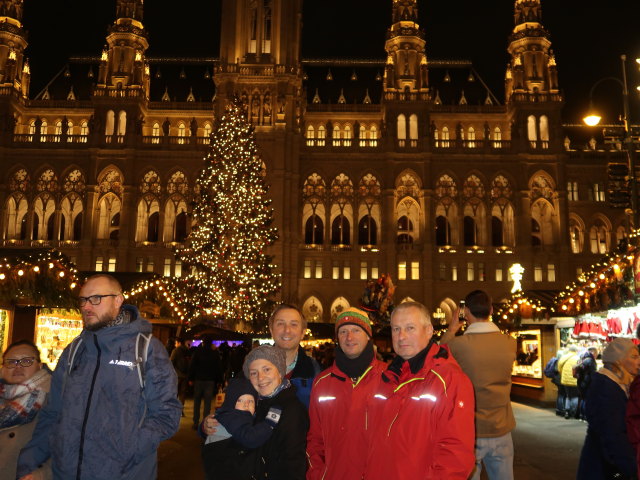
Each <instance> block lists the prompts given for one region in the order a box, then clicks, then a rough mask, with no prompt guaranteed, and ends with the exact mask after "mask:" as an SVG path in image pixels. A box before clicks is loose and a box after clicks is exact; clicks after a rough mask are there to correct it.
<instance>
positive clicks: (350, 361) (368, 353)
mask: <svg viewBox="0 0 640 480" xmlns="http://www.w3.org/2000/svg"><path fill="white" fill-rule="evenodd" d="M335 352H336V366H337V367H338V368H339V369H340V371H341V372H343V373H344V374H346V375H347V376H348V377H349V378H352V379H354V378H360V377H361V376H362V374H363V373H364V372H365V370H366V369H367V368H369V365H371V361H372V360H373V356H374V355H375V353H374V351H373V343H372V342H371V340H369V342H367V346H366V347H364V350H363V351H362V353H361V354H360V356H358V357H356V358H348V357H347V356H346V355H345V354H344V352H343V351H342V349H341V348H340V346H336V350H335Z"/></svg>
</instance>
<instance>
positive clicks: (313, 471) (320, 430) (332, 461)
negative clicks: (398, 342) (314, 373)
mask: <svg viewBox="0 0 640 480" xmlns="http://www.w3.org/2000/svg"><path fill="white" fill-rule="evenodd" d="M386 367H387V365H386V364H385V363H383V362H380V361H379V360H376V359H375V358H374V359H373V361H372V362H371V365H370V366H369V368H368V369H367V370H366V371H365V373H364V374H362V376H361V377H360V378H359V379H358V380H357V381H356V382H354V381H353V380H351V379H350V378H348V377H347V376H346V375H345V374H344V373H343V372H342V371H341V370H340V369H339V368H338V367H337V366H336V364H335V363H334V364H333V365H332V366H331V367H330V368H328V369H327V370H325V371H324V372H322V373H321V374H320V375H318V377H317V378H316V380H315V382H314V384H313V389H312V390H311V402H310V404H309V417H310V427H309V433H308V434H307V457H308V459H309V469H308V470H307V480H321V479H325V480H359V479H361V478H362V476H363V475H364V468H365V462H366V460H367V437H366V436H365V435H366V433H367V428H368V418H367V417H368V413H367V399H368V398H370V397H371V395H372V392H373V391H374V389H375V387H376V385H377V383H378V382H379V380H380V375H381V374H382V372H383V371H384V370H385V368H386Z"/></svg>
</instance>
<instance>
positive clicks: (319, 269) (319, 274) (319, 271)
mask: <svg viewBox="0 0 640 480" xmlns="http://www.w3.org/2000/svg"><path fill="white" fill-rule="evenodd" d="M316 278H322V262H321V261H320V260H316Z"/></svg>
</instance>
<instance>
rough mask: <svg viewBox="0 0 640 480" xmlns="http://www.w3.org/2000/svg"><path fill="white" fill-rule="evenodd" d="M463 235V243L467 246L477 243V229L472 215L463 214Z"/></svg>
mask: <svg viewBox="0 0 640 480" xmlns="http://www.w3.org/2000/svg"><path fill="white" fill-rule="evenodd" d="M463 237H464V245H465V246H467V247H470V246H473V245H477V244H478V243H477V242H478V230H477V227H476V221H475V220H474V219H473V217H469V216H467V215H465V217H464V220H463Z"/></svg>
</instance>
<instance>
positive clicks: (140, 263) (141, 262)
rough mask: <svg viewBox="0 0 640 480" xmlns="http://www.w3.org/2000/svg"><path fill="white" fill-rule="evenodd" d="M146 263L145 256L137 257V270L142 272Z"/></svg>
mask: <svg viewBox="0 0 640 480" xmlns="http://www.w3.org/2000/svg"><path fill="white" fill-rule="evenodd" d="M143 265H144V258H142V257H136V272H142V269H143Z"/></svg>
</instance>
